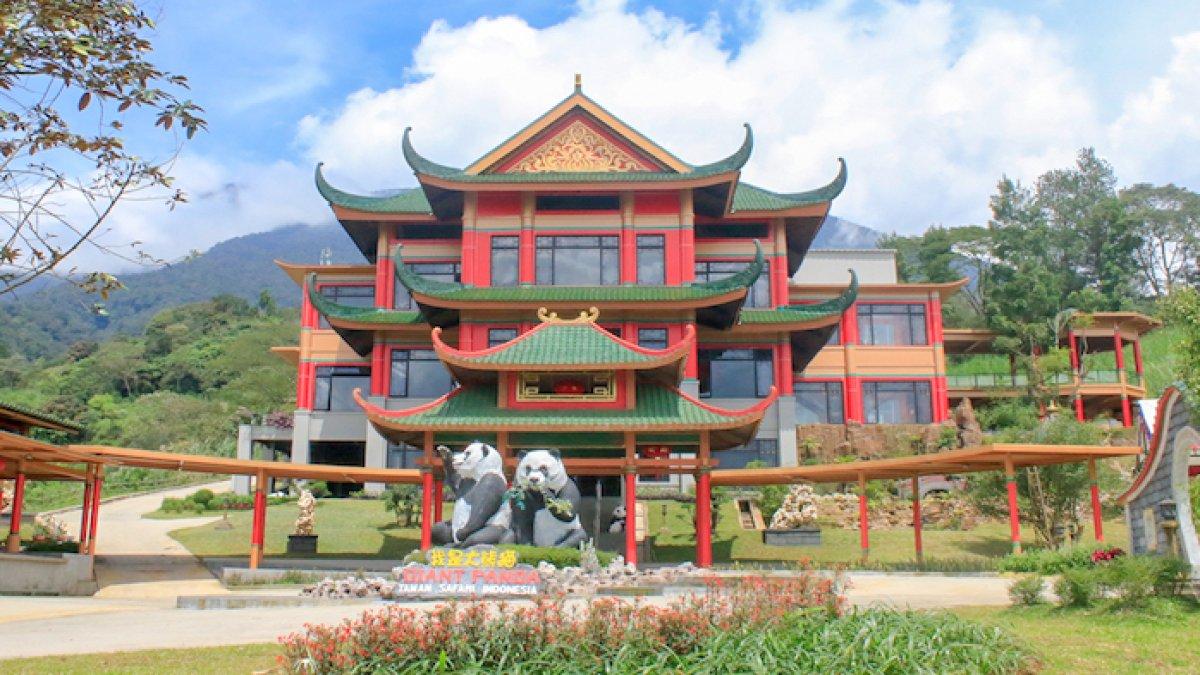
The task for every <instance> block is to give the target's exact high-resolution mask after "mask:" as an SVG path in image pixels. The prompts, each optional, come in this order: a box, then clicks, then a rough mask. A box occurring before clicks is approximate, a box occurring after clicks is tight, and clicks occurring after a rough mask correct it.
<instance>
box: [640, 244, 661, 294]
mask: <svg viewBox="0 0 1200 675" xmlns="http://www.w3.org/2000/svg"><path fill="white" fill-rule="evenodd" d="M637 282H638V283H639V284H664V283H666V282H667V263H666V238H665V237H663V236H662V235H639V236H638V238H637Z"/></svg>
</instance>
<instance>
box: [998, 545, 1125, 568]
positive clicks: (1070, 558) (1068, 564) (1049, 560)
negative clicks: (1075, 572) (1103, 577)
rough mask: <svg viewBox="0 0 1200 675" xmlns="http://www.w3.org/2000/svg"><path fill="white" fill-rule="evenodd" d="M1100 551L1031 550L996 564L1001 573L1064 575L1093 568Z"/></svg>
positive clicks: (1090, 548) (1085, 548) (1082, 548)
mask: <svg viewBox="0 0 1200 675" xmlns="http://www.w3.org/2000/svg"><path fill="white" fill-rule="evenodd" d="M1098 550H1105V549H1097V548H1096V547H1094V546H1072V547H1070V548H1065V549H1058V550H1050V549H1041V548H1036V549H1031V550H1029V551H1026V552H1024V553H1014V554H1010V555H1006V556H1004V557H1003V558H1001V559H1000V561H999V562H998V563H996V568H997V569H999V570H1000V571H1001V572H1036V573H1037V574H1046V575H1048V574H1062V573H1063V572H1065V571H1066V570H1069V569H1078V568H1085V567H1091V566H1092V565H1093V564H1094V563H1093V560H1092V555H1093V553H1095V552H1096V551H1098Z"/></svg>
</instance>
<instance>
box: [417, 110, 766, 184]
mask: <svg viewBox="0 0 1200 675" xmlns="http://www.w3.org/2000/svg"><path fill="white" fill-rule="evenodd" d="M411 132H412V128H411V127H409V128H407V129H405V130H404V143H403V149H404V159H405V161H407V162H408V165H409V166H410V167H412V170H413V172H415V173H416V174H417V175H418V176H432V177H434V178H440V179H443V180H449V181H454V182H459V183H624V182H639V183H660V182H664V181H666V182H673V181H679V180H692V179H696V178H707V177H710V176H719V175H721V174H724V173H729V172H731V171H738V170H740V169H741V168H742V167H743V166H745V164H746V161H747V160H749V159H750V152H751V151H752V150H753V149H754V133H753V132H752V131H751V130H750V125H749V124H747V125H746V137H745V139H744V140H743V141H742V146H741V147H740V148H738V149H737V151H736V152H734V153H733V154H732V155H730V156H728V157H726V158H724V159H721V160H718V161H716V162H713V163H711V164H703V165H700V166H694V167H692V170H691V171H690V172H689V173H676V172H673V171H672V172H658V171H609V172H602V171H581V172H574V171H548V172H544V173H487V174H470V173H467V172H465V171H463V170H462V169H456V168H454V167H451V166H446V165H445V164H438V163H437V162H433V161H430V160H428V159H426V158H425V157H423V156H422V155H421V154H420V153H418V152H417V151H416V149H414V148H413V145H412V141H411V140H410V138H409V136H410V134H411Z"/></svg>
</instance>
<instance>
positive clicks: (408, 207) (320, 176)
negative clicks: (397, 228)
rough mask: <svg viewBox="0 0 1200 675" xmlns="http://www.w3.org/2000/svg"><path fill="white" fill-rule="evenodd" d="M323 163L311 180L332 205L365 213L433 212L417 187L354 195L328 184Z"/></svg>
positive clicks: (319, 163) (422, 192) (427, 213)
mask: <svg viewBox="0 0 1200 675" xmlns="http://www.w3.org/2000/svg"><path fill="white" fill-rule="evenodd" d="M324 164H325V163H324V162H318V163H317V167H316V169H315V171H314V175H313V180H314V181H315V182H316V185H317V192H318V193H319V194H320V195H321V197H323V198H324V199H325V201H327V202H329V203H330V204H331V205H333V206H340V207H342V208H345V209H350V210H354V211H363V212H366V213H400V214H413V215H421V216H428V215H432V214H433V209H432V207H430V205H429V200H428V198H426V196H425V192H424V190H422V189H421V188H419V187H414V188H407V189H404V190H402V191H400V192H397V193H396V194H392V195H387V196H372V195H356V194H354V193H351V192H346V191H345V190H340V189H338V188H335V187H334V186H333V185H330V183H329V181H328V180H326V179H325V173H324V171H322V169H321V167H322V166H324Z"/></svg>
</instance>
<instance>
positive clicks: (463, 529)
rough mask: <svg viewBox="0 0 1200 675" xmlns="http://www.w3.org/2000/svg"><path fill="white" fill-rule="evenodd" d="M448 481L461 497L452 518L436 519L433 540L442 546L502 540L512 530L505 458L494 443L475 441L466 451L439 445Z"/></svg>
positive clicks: (439, 453) (457, 495)
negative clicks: (505, 475)
mask: <svg viewBox="0 0 1200 675" xmlns="http://www.w3.org/2000/svg"><path fill="white" fill-rule="evenodd" d="M437 451H438V455H439V456H441V458H442V467H443V470H444V471H445V473H446V484H447V485H449V486H450V488H451V489H452V490H454V495H455V497H456V498H457V499H456V500H455V502H454V513H453V514H452V515H451V518H450V520H446V521H442V522H440V523H435V524H434V526H433V530H432V534H433V543H434V544H437V545H439V546H462V547H466V546H474V545H476V544H499V543H501V541H502V540H504V539H505V538H506V536H507V535H508V534H509V526H510V524H511V522H512V509H511V508H510V506H509V504H508V502H507V501H505V498H504V495H505V492H506V491H507V490H508V481H507V480H506V479H505V478H504V460H503V458H502V457H500V453H499V452H497V451H496V449H495V448H493V447H492V446H490V445H488V444H486V443H481V442H479V441H475V442H474V443H471V444H470V445H468V446H467V447H466V448H464V449H463V451H462V452H451V451H450V448H447V447H446V446H444V445H439V446H438V448H437Z"/></svg>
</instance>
